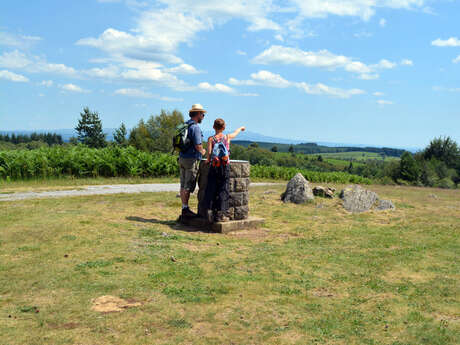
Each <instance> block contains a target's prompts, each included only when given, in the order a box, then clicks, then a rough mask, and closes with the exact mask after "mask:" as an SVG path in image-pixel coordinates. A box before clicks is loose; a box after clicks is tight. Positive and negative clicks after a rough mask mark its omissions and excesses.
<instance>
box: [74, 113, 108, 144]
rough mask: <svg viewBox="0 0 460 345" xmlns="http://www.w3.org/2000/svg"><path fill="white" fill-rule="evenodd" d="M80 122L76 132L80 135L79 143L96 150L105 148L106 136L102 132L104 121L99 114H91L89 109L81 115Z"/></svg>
mask: <svg viewBox="0 0 460 345" xmlns="http://www.w3.org/2000/svg"><path fill="white" fill-rule="evenodd" d="M80 116H81V118H80V120H78V125H77V127H75V130H76V131H77V133H78V141H80V142H81V143H83V144H85V145H87V146H89V147H94V148H99V147H104V146H105V145H106V142H105V134H104V133H103V132H102V121H101V119H100V118H99V114H98V113H97V112H91V111H90V110H89V108H88V107H86V108H84V109H83V112H82V113H80Z"/></svg>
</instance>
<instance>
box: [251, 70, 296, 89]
mask: <svg viewBox="0 0 460 345" xmlns="http://www.w3.org/2000/svg"><path fill="white" fill-rule="evenodd" d="M251 78H252V79H253V81H254V82H255V83H256V84H259V85H265V86H270V87H277V88H286V87H289V86H291V85H292V83H291V82H289V81H287V80H286V79H284V78H283V77H281V76H280V75H279V74H275V73H272V72H269V71H259V72H257V73H252V74H251Z"/></svg>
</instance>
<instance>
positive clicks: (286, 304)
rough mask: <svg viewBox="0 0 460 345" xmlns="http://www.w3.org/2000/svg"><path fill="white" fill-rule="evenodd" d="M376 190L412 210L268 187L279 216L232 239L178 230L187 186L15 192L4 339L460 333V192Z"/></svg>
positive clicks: (1, 219)
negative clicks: (87, 193)
mask: <svg viewBox="0 0 460 345" xmlns="http://www.w3.org/2000/svg"><path fill="white" fill-rule="evenodd" d="M118 182H123V179H120V180H119V181H118ZM123 183H126V182H123ZM83 184H89V183H83ZM56 185H58V186H59V188H70V187H72V188H75V186H78V182H77V183H61V184H59V183H56ZM56 185H53V182H49V183H45V184H43V185H40V183H38V182H37V183H36V184H27V183H26V184H21V183H16V184H15V185H14V184H12V183H10V184H9V185H8V184H6V185H2V190H1V191H2V192H3V191H9V192H14V191H23V190H31V189H33V190H36V189H39V190H40V188H41V189H42V190H45V189H46V190H51V189H54V188H55V187H56ZM336 187H337V189H338V190H340V188H341V187H343V185H336ZM366 188H369V189H371V190H373V191H375V192H377V193H378V194H379V195H380V196H381V197H382V198H384V199H391V200H393V202H394V203H395V205H396V208H397V209H396V210H395V211H384V212H374V211H371V212H368V213H363V214H349V213H347V212H346V211H344V210H343V208H342V207H341V204H340V200H339V199H338V198H336V199H332V200H328V199H321V198H316V200H315V201H314V202H313V203H310V204H305V205H293V204H283V203H281V202H280V198H279V196H280V193H281V192H282V191H283V189H284V186H283V185H280V186H270V187H268V188H267V187H264V188H259V187H258V188H252V189H251V200H250V207H251V214H252V215H254V216H259V217H263V218H265V219H266V221H265V224H264V226H263V227H262V228H261V229H257V230H251V231H242V232H235V233H231V234H229V235H219V234H212V233H205V232H200V231H197V232H190V231H188V230H187V229H185V228H183V227H181V226H180V225H177V224H176V222H175V219H176V218H177V215H178V210H179V209H180V205H181V204H180V200H179V199H178V198H176V195H175V193H143V194H133V195H110V196H92V197H71V198H62V199H41V200H26V201H17V202H16V201H15V202H2V203H0V334H1V341H0V343H2V344H8V345H16V344H37V345H38V344H343V345H345V344H367V345H371V344H391V345H409V344H411V345H412V344H429V345H433V344H439V345H441V344H442V345H445V344H459V343H460V264H459V259H460V191H459V190H441V189H430V188H416V187H399V186H377V185H371V186H366ZM193 200H194V201H195V202H196V199H195V198H193ZM195 207H196V205H194V208H195ZM104 295H112V296H116V297H120V298H123V299H125V300H126V301H129V302H132V303H138V305H137V306H135V307H132V308H125V309H123V310H122V311H120V312H113V313H101V312H97V311H94V310H92V309H91V307H92V303H93V301H94V299H96V298H98V297H100V296H104Z"/></svg>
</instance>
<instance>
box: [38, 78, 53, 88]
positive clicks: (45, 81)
mask: <svg viewBox="0 0 460 345" xmlns="http://www.w3.org/2000/svg"><path fill="white" fill-rule="evenodd" d="M53 84H54V83H53V81H52V80H43V81H42V82H41V83H40V85H41V86H46V87H51V86H53Z"/></svg>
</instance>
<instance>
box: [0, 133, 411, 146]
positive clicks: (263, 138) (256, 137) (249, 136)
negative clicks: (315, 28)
mask: <svg viewBox="0 0 460 345" xmlns="http://www.w3.org/2000/svg"><path fill="white" fill-rule="evenodd" d="M103 131H104V133H105V134H106V136H107V140H109V141H112V140H113V132H114V131H115V128H104V129H103ZM34 132H35V133H48V132H50V133H56V134H59V135H61V136H62V139H63V140H64V141H69V139H70V138H71V137H76V136H77V134H76V132H75V130H74V129H37V130H33V131H30V130H15V131H2V130H0V133H1V134H10V135H11V134H13V133H14V134H16V135H17V134H28V135H30V134H32V133H34ZM213 134H214V132H213V131H210V130H204V131H203V135H204V137H205V138H207V137H209V136H211V135H213ZM238 140H239V141H240V140H241V141H254V142H264V143H276V144H292V145H296V144H302V143H316V144H318V145H321V146H328V147H362V148H365V147H370V146H372V145H363V144H350V143H334V142H324V141H309V140H296V139H286V138H276V137H270V136H267V135H263V134H259V133H255V132H251V131H245V132H241V134H240V135H238ZM373 147H382V146H373ZM398 148H399V149H405V150H408V151H411V152H415V151H417V150H418V148H414V147H398Z"/></svg>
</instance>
